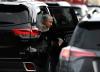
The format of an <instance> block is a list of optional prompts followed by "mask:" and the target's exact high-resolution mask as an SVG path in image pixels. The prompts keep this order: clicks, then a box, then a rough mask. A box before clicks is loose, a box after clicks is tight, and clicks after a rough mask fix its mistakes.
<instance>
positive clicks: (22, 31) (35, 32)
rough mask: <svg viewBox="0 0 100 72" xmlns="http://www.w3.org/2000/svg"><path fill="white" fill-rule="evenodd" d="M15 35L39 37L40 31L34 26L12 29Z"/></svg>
mask: <svg viewBox="0 0 100 72" xmlns="http://www.w3.org/2000/svg"><path fill="white" fill-rule="evenodd" d="M12 31H13V32H14V33H15V34H16V35H18V36H20V37H23V38H29V37H39V36H40V33H41V32H40V31H39V30H38V29H36V28H33V29H31V28H29V29H13V30H12Z"/></svg>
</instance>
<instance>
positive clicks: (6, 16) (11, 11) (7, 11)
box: [0, 5, 29, 25]
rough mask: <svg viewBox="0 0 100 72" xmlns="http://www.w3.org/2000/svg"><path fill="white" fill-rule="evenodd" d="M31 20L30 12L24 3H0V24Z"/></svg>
mask: <svg viewBox="0 0 100 72" xmlns="http://www.w3.org/2000/svg"><path fill="white" fill-rule="evenodd" d="M26 22H29V12H28V10H27V8H26V6H23V5H0V25H4V24H20V23H26Z"/></svg>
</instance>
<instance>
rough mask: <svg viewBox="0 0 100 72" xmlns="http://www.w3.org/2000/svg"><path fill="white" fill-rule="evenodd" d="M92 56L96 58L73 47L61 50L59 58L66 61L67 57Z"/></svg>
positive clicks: (91, 53) (90, 53) (93, 54)
mask: <svg viewBox="0 0 100 72" xmlns="http://www.w3.org/2000/svg"><path fill="white" fill-rule="evenodd" d="M92 56H96V54H95V53H94V52H91V51H86V50H82V49H78V48H75V47H71V48H69V47H66V48H63V49H62V51H61V53H60V57H61V58H64V59H68V58H69V57H92Z"/></svg>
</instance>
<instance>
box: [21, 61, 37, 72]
mask: <svg viewBox="0 0 100 72" xmlns="http://www.w3.org/2000/svg"><path fill="white" fill-rule="evenodd" d="M23 65H24V68H25V70H26V71H28V72H36V66H35V65H34V64H33V63H32V62H23Z"/></svg>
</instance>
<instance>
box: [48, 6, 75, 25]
mask: <svg viewBox="0 0 100 72" xmlns="http://www.w3.org/2000/svg"><path fill="white" fill-rule="evenodd" d="M49 9H50V12H51V15H52V16H54V17H55V19H56V22H57V25H58V26H62V25H64V26H73V25H74V24H73V18H72V14H71V12H70V11H71V10H72V9H71V7H60V6H49ZM73 16H75V15H73Z"/></svg>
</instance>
